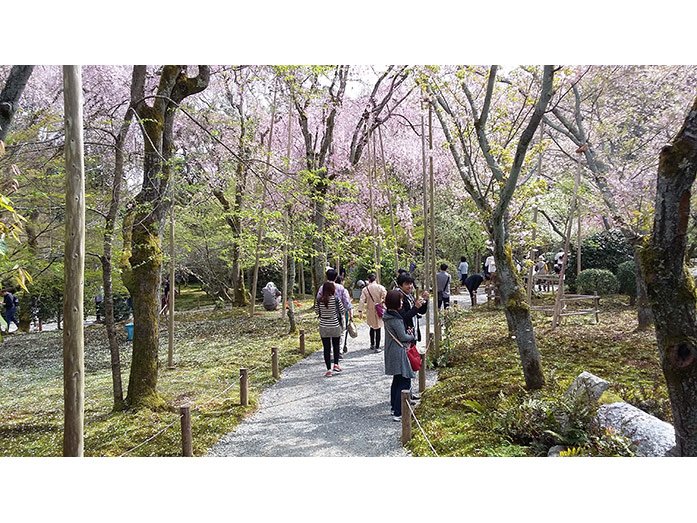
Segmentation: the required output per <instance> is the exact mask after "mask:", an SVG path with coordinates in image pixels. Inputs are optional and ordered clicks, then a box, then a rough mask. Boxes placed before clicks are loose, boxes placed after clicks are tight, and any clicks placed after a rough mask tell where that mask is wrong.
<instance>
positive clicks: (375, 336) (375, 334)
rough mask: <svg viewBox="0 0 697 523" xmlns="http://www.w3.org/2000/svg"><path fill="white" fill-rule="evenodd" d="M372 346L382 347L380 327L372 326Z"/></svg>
mask: <svg viewBox="0 0 697 523" xmlns="http://www.w3.org/2000/svg"><path fill="white" fill-rule="evenodd" d="M370 346H371V347H374V348H376V349H379V348H380V329H373V328H372V327H371V328H370Z"/></svg>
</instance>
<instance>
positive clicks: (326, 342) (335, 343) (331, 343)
mask: <svg viewBox="0 0 697 523" xmlns="http://www.w3.org/2000/svg"><path fill="white" fill-rule="evenodd" d="M339 342H340V339H339V338H322V346H323V347H324V363H325V365H326V366H327V370H331V368H332V357H331V354H330V352H331V349H332V347H333V348H334V365H338V364H339V345H340V343H339Z"/></svg>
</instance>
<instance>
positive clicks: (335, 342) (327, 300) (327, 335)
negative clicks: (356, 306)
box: [315, 281, 345, 377]
mask: <svg viewBox="0 0 697 523" xmlns="http://www.w3.org/2000/svg"><path fill="white" fill-rule="evenodd" d="M315 312H316V313H317V316H319V335H320V337H321V338H322V346H323V347H324V363H325V364H326V366H327V372H326V373H325V374H324V375H325V376H326V377H330V376H331V375H332V370H333V371H334V372H341V367H339V341H340V338H341V330H342V328H343V326H344V321H343V319H344V313H345V310H344V305H343V304H342V303H341V301H340V300H339V298H337V297H336V287H335V286H334V282H331V281H326V282H324V285H322V294H321V296H320V297H319V298H317V300H316V301H315ZM332 348H333V349H334V367H332V360H331V349H332Z"/></svg>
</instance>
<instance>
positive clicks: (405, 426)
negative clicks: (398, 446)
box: [401, 390, 411, 445]
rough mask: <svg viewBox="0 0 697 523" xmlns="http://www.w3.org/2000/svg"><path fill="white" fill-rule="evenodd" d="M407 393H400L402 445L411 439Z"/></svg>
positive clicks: (405, 391) (406, 391) (404, 391)
mask: <svg viewBox="0 0 697 523" xmlns="http://www.w3.org/2000/svg"><path fill="white" fill-rule="evenodd" d="M409 396H410V394H409V391H408V390H403V391H402V398H401V399H402V445H406V444H407V442H408V441H409V440H410V439H411V410H409V409H410V405H409Z"/></svg>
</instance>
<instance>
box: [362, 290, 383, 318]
mask: <svg viewBox="0 0 697 523" xmlns="http://www.w3.org/2000/svg"><path fill="white" fill-rule="evenodd" d="M365 290H366V291H368V294H369V295H370V299H371V300H373V302H375V298H373V295H372V294H371V292H370V289H369V288H368V287H366V288H365ZM375 314H377V315H378V318H382V317H383V316H384V315H385V305H383V304H382V302H380V303H375Z"/></svg>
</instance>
